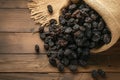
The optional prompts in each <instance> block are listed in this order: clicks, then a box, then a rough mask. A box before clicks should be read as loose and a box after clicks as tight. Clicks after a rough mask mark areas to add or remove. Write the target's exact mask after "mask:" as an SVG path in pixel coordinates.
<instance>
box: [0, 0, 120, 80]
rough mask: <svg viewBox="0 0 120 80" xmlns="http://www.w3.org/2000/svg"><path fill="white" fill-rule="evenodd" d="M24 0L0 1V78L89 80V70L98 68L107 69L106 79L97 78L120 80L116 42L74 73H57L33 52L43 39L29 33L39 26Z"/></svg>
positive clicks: (43, 55)
mask: <svg viewBox="0 0 120 80" xmlns="http://www.w3.org/2000/svg"><path fill="white" fill-rule="evenodd" d="M27 1H28V0H0V80H93V79H92V78H91V74H90V72H91V70H93V69H99V68H101V69H103V70H105V71H106V72H107V78H106V79H99V80H120V41H118V43H117V44H116V45H115V46H114V47H112V48H111V49H109V50H108V51H106V52H103V53H101V54H98V55H92V57H93V58H92V60H91V65H90V66H88V67H86V68H82V67H79V69H78V72H77V74H72V73H70V71H69V70H68V69H66V70H65V73H63V74H62V73H59V71H58V70H57V69H56V68H53V67H51V66H50V65H49V63H48V60H47V57H46V55H45V53H41V54H40V55H36V54H35V51H34V45H35V44H39V45H40V47H41V48H43V46H42V44H43V42H42V41H41V40H40V38H39V35H38V34H37V33H36V34H33V33H32V30H33V29H34V28H35V29H37V27H39V25H35V23H34V22H33V21H32V20H31V19H30V11H29V10H28V9H27V5H26V4H27ZM42 52H44V49H42Z"/></svg>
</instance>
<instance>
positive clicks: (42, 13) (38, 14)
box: [28, 0, 120, 53]
mask: <svg viewBox="0 0 120 80" xmlns="http://www.w3.org/2000/svg"><path fill="white" fill-rule="evenodd" d="M72 1H74V2H76V1H77V0H72ZM84 1H85V2H86V3H87V4H88V5H89V6H91V7H92V8H93V9H94V10H96V11H97V12H98V13H99V14H100V15H101V16H102V17H103V19H104V20H105V22H106V23H107V25H108V28H109V29H110V31H111V33H112V40H111V42H110V43H109V44H105V45H104V46H102V47H101V48H99V49H92V50H91V52H92V53H98V52H102V51H105V50H107V49H109V48H110V47H111V46H113V45H114V44H115V43H116V42H117V41H118V39H119V37H120V0H84ZM69 2H70V1H69V0H32V2H30V3H29V4H28V7H29V9H30V10H31V18H33V19H34V21H35V22H36V23H40V24H41V25H45V24H46V23H48V21H49V20H50V19H51V18H54V19H57V20H58V17H59V15H60V14H61V13H60V11H61V9H62V8H63V7H66V6H67V5H68V4H69ZM49 4H50V5H52V6H53V9H54V13H53V15H50V14H49V13H48V11H47V5H49Z"/></svg>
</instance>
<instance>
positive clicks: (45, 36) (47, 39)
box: [39, 1, 111, 72]
mask: <svg viewBox="0 0 120 80" xmlns="http://www.w3.org/2000/svg"><path fill="white" fill-rule="evenodd" d="M51 9H52V8H51ZM50 12H53V11H52V10H51V11H50ZM61 12H62V14H61V15H60V16H59V23H60V24H59V25H58V24H57V21H56V20H55V19H51V20H50V25H49V30H48V31H45V30H44V27H40V29H39V33H40V38H41V39H42V40H43V41H44V48H45V49H46V51H47V56H48V58H49V63H50V64H51V65H52V66H54V67H57V68H58V70H59V71H60V72H63V71H64V67H68V68H69V69H70V70H71V71H72V72H75V71H77V67H78V66H81V67H86V66H87V64H88V63H87V62H88V60H89V58H90V49H93V48H99V47H101V46H102V45H104V44H108V43H109V42H110V41H111V33H110V31H109V29H108V28H107V25H106V24H105V22H104V21H103V19H102V17H101V16H100V15H99V14H98V13H97V12H96V11H94V10H93V9H91V8H90V7H89V6H88V5H87V4H85V3H84V2H83V1H80V2H79V3H77V4H73V3H71V4H70V5H69V6H68V7H66V8H64V9H62V10H61Z"/></svg>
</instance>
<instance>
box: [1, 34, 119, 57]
mask: <svg viewBox="0 0 120 80" xmlns="http://www.w3.org/2000/svg"><path fill="white" fill-rule="evenodd" d="M35 44H39V45H40V48H41V52H42V53H44V52H45V50H44V48H43V44H44V43H43V41H42V40H41V39H40V38H39V34H38V33H36V34H33V33H0V53H35V51H34V46H35ZM119 47H120V41H119V42H118V43H117V44H116V45H115V46H114V47H112V48H111V49H109V50H108V51H106V52H102V53H101V54H108V55H109V54H119V53H120V49H119Z"/></svg>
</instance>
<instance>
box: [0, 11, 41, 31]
mask: <svg viewBox="0 0 120 80" xmlns="http://www.w3.org/2000/svg"><path fill="white" fill-rule="evenodd" d="M38 27H39V25H35V23H34V21H32V19H31V18H30V12H29V10H28V9H0V32H32V30H33V29H34V28H38Z"/></svg>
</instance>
